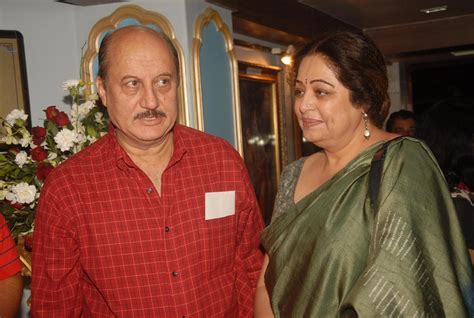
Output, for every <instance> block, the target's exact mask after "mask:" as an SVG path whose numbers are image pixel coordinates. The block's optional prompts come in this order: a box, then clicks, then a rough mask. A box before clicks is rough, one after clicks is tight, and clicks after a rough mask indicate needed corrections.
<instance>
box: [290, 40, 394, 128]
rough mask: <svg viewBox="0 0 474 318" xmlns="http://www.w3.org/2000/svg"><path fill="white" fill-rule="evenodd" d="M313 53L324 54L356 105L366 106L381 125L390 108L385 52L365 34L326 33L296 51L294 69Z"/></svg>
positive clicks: (377, 123)
mask: <svg viewBox="0 0 474 318" xmlns="http://www.w3.org/2000/svg"><path fill="white" fill-rule="evenodd" d="M312 55H321V56H323V57H324V58H325V59H326V60H327V62H328V64H329V67H330V68H331V69H332V71H333V72H334V73H335V74H336V77H337V79H338V80H339V81H340V82H341V83H342V84H343V85H344V87H346V88H347V89H348V90H349V91H350V99H351V102H352V104H354V105H356V106H357V107H362V108H363V109H364V111H365V112H367V114H368V115H369V118H370V120H371V121H372V122H373V123H374V124H375V125H376V126H377V127H379V128H382V125H383V122H384V120H385V118H386V117H387V114H388V111H389V108H390V97H389V96H388V78H387V68H386V65H385V59H384V57H383V54H382V53H381V52H380V50H379V49H378V48H377V46H376V45H375V43H374V41H373V40H372V39H370V38H369V37H368V36H366V35H364V34H363V33H359V32H355V31H339V32H334V33H325V34H322V35H321V36H319V37H317V38H316V39H315V40H314V41H313V42H311V43H309V44H308V45H307V46H306V47H304V48H303V49H302V50H301V51H299V52H298V53H297V54H296V58H295V65H294V71H295V73H296V72H297V71H298V68H299V66H300V64H301V61H302V60H303V59H304V58H305V57H307V56H312Z"/></svg>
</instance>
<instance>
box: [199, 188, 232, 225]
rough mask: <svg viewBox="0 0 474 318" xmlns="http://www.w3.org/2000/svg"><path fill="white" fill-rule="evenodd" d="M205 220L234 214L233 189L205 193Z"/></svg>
mask: <svg viewBox="0 0 474 318" xmlns="http://www.w3.org/2000/svg"><path fill="white" fill-rule="evenodd" d="M205 198H206V208H205V216H206V220H212V219H219V218H223V217H226V216H229V215H234V214H235V191H223V192H207V193H206V197H205Z"/></svg>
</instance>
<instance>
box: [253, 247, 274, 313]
mask: <svg viewBox="0 0 474 318" xmlns="http://www.w3.org/2000/svg"><path fill="white" fill-rule="evenodd" d="M268 260H269V258H268V255H267V254H265V258H264V260H263V266H262V271H261V272H260V277H259V278H258V283H257V291H256V293H255V310H254V317H255V318H273V317H275V316H274V315H273V312H272V307H271V306H270V298H269V297H268V292H267V287H266V286H265V272H266V271H267V266H268Z"/></svg>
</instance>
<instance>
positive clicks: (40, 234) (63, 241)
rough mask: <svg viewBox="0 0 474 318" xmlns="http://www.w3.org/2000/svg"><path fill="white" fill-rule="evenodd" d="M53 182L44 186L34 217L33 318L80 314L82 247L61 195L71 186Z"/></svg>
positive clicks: (76, 315) (72, 219) (75, 315)
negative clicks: (80, 258) (80, 253)
mask: <svg viewBox="0 0 474 318" xmlns="http://www.w3.org/2000/svg"><path fill="white" fill-rule="evenodd" d="M52 181H53V182H52V183H50V184H48V183H46V184H45V186H44V187H43V189H42V193H41V198H40V202H39V205H38V208H37V211H36V216H35V231H34V235H33V252H32V259H33V275H32V283H31V291H32V306H31V313H32V315H33V316H34V317H48V318H49V317H79V316H80V315H81V308H82V295H81V292H80V279H81V275H82V274H81V270H80V263H79V248H78V245H77V242H76V235H75V232H74V231H73V230H72V229H73V225H72V224H73V223H74V218H72V217H71V211H70V209H68V205H67V204H66V203H65V202H64V201H63V198H64V196H60V195H59V193H61V191H62V192H63V193H64V192H65V191H67V190H65V189H69V187H70V185H67V184H64V183H65V182H67V181H64V180H63V182H62V185H59V184H60V183H61V182H59V180H52ZM69 198H70V197H69Z"/></svg>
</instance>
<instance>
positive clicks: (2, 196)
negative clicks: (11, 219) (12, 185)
mask: <svg viewBox="0 0 474 318" xmlns="http://www.w3.org/2000/svg"><path fill="white" fill-rule="evenodd" d="M7 193H8V190H0V200H5V197H6V196H7Z"/></svg>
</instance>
